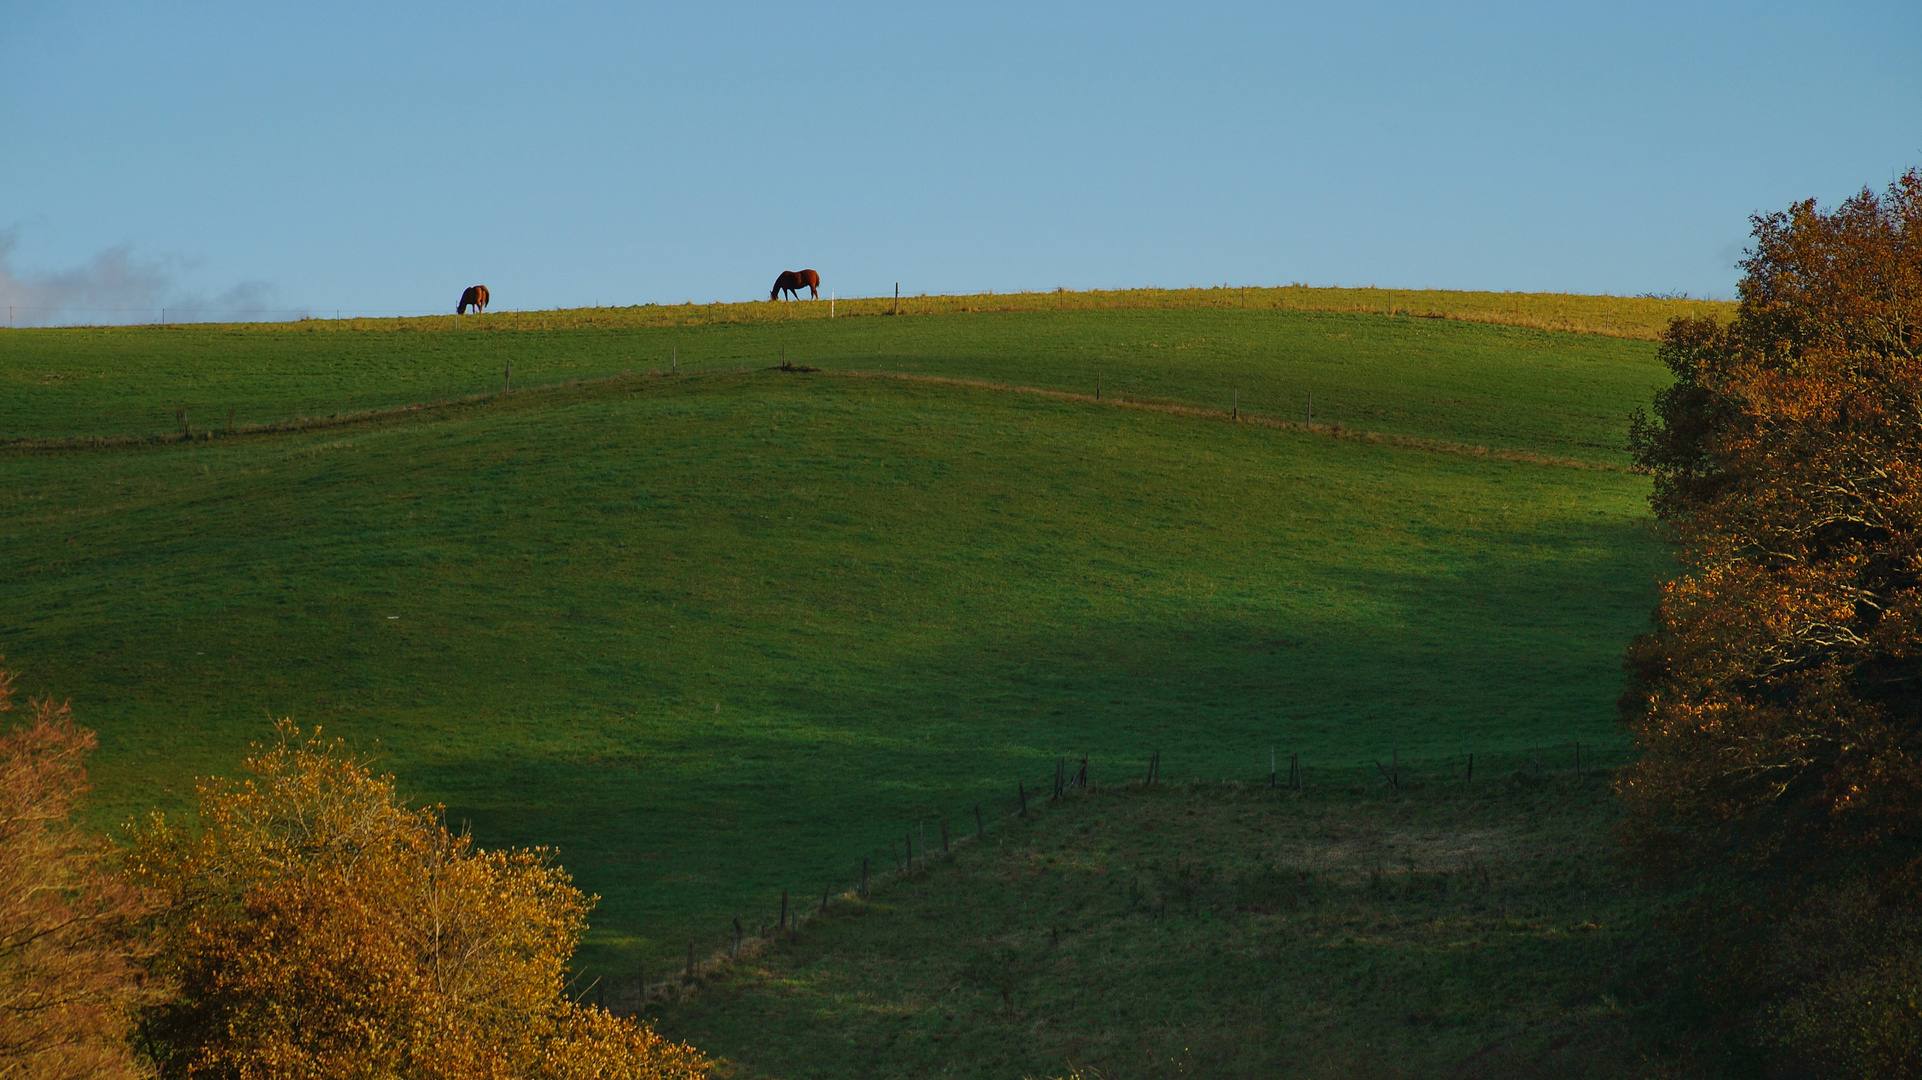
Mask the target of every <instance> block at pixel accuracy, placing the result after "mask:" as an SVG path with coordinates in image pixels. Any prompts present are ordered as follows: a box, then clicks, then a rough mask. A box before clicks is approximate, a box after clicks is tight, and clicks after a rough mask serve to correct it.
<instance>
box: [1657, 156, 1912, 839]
mask: <svg viewBox="0 0 1922 1080" xmlns="http://www.w3.org/2000/svg"><path fill="white" fill-rule="evenodd" d="M1753 223H1754V246H1753V248H1752V249H1751V251H1750V253H1749V256H1748V258H1747V259H1745V260H1744V261H1743V263H1742V266H1743V269H1744V270H1745V271H1746V274H1745V276H1744V278H1743V280H1742V283H1741V287H1740V300H1741V303H1740V306H1739V308H1738V312H1737V315H1736V317H1735V319H1734V320H1733V321H1732V322H1731V323H1730V324H1728V325H1727V326H1721V325H1717V324H1715V323H1713V322H1707V321H1697V320H1688V319H1678V320H1676V321H1675V322H1674V323H1672V324H1671V325H1670V327H1669V330H1668V332H1667V334H1666V336H1665V337H1664V339H1663V342H1662V347H1661V355H1662V358H1663V359H1664V360H1665V361H1666V362H1667V363H1668V366H1669V367H1670V369H1671V370H1672V371H1673V372H1674V373H1675V377H1676V381H1675V383H1674V385H1673V386H1672V387H1670V388H1669V389H1667V390H1665V391H1663V392H1662V393H1661V395H1660V396H1659V397H1658V398H1657V400H1656V410H1655V411H1656V415H1655V417H1654V418H1653V419H1652V420H1651V419H1649V418H1647V417H1637V419H1636V422H1635V424H1634V430H1633V435H1632V441H1633V447H1634V451H1635V459H1636V461H1637V463H1638V464H1639V465H1640V466H1641V467H1642V468H1643V469H1646V470H1647V471H1648V472H1650V473H1652V474H1653V476H1654V479H1655V493H1654V496H1653V503H1654V506H1655V509H1656V512H1657V515H1658V517H1659V518H1660V519H1661V520H1662V521H1663V522H1664V523H1665V524H1666V526H1667V528H1668V530H1669V531H1670V533H1671V535H1672V536H1673V538H1674V540H1675V542H1676V544H1677V546H1678V548H1679V550H1680V554H1681V558H1682V562H1683V566H1684V571H1683V572H1682V573H1681V574H1680V575H1679V576H1678V577H1677V578H1676V579H1675V580H1674V581H1673V582H1671V583H1669V584H1668V585H1667V586H1666V587H1665V588H1664V590H1663V593H1662V597H1661V602H1660V606H1659V607H1658V609H1657V611H1656V614H1655V626H1654V629H1653V631H1652V632H1651V633H1649V634H1647V635H1645V636H1644V637H1642V638H1641V639H1639V640H1638V641H1637V642H1636V643H1635V644H1634V646H1633V648H1632V649H1631V652H1630V657H1629V660H1630V668H1631V672H1632V675H1633V680H1632V685H1631V688H1630V690H1629V692H1628V694H1627V696H1626V697H1625V698H1624V706H1625V709H1626V711H1627V713H1628V718H1629V720H1630V722H1631V724H1632V726H1633V727H1634V729H1635V732H1636V734H1637V736H1638V737H1639V740H1640V742H1641V744H1642V747H1643V749H1644V751H1645V755H1644V757H1643V758H1642V760H1641V761H1640V762H1639V763H1638V764H1637V765H1635V766H1634V767H1632V768H1630V769H1629V770H1627V771H1626V773H1625V774H1624V775H1623V777H1622V779H1621V790H1622V792H1623V794H1624V795H1625V796H1626V798H1627V800H1628V803H1629V805H1630V807H1631V808H1632V809H1633V810H1634V811H1635V814H1636V819H1637V821H1638V823H1639V826H1640V828H1641V835H1642V838H1643V839H1644V840H1647V841H1652V842H1655V843H1657V844H1658V846H1659V843H1660V842H1661V841H1663V840H1668V841H1694V842H1696V843H1713V844H1715V845H1716V846H1717V847H1718V848H1722V849H1727V850H1730V851H1733V852H1735V853H1736V854H1737V855H1739V856H1740V857H1743V858H1745V859H1748V860H1751V861H1759V862H1761V863H1767V864H1772V865H1776V866H1782V867H1788V868H1793V869H1796V870H1807V869H1811V868H1814V867H1818V866H1820V865H1822V864H1824V863H1825V862H1827V861H1829V860H1830V859H1831V858H1832V857H1833V856H1834V855H1835V854H1836V853H1838V852H1856V853H1860V852H1865V851H1875V852H1879V853H1880V854H1881V855H1883V856H1891V855H1894V856H1902V853H1905V852H1907V850H1908V843H1909V838H1910V837H1911V836H1913V835H1914V826H1915V825H1916V824H1917V823H1918V817H1919V816H1922V758H1918V753H1919V752H1922V744H1919V743H1918V735H1919V734H1922V589H1918V588H1917V585H1918V582H1922V360H1919V358H1918V351H1919V350H1922V175H1918V173H1917V172H1915V171H1911V172H1909V173H1908V174H1907V175H1906V176H1904V177H1903V178H1902V179H1901V180H1899V181H1898V182H1896V183H1895V184H1893V185H1891V187H1890V188H1889V190H1888V191H1887V192H1886V193H1885V194H1883V195H1880V196H1878V195H1877V194H1876V193H1875V192H1873V191H1866V190H1865V191H1863V192H1862V193H1861V194H1860V195H1857V196H1856V197H1855V198H1853V199H1850V200H1849V201H1848V202H1846V203H1844V204H1843V205H1842V206H1840V207H1839V208H1837V209H1836V210H1834V211H1833V212H1831V213H1822V212H1820V211H1818V210H1817V208H1816V206H1815V204H1814V203H1813V201H1809V202H1803V203H1799V204H1797V205H1795V206H1793V207H1791V208H1790V209H1789V210H1788V211H1787V212H1785V213H1776V214H1769V215H1763V216H1757V217H1755V218H1754V219H1753ZM1682 846H1683V847H1686V846H1687V845H1686V843H1684V844H1683V845H1682ZM1895 849H1899V851H1898V850H1895Z"/></svg>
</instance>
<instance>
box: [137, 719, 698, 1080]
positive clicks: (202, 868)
mask: <svg viewBox="0 0 1922 1080" xmlns="http://www.w3.org/2000/svg"><path fill="white" fill-rule="evenodd" d="M244 769H245V772H246V774H247V775H246V776H245V777H243V778H241V779H238V780H221V779H216V780H208V781H205V782H203V783H202V784H201V785H200V788H199V805H200V813H199V820H198V822H197V825H196V827H194V828H191V829H189V828H182V827H178V826H176V825H174V824H172V823H170V822H168V821H166V820H165V819H164V818H161V817H158V816H156V817H155V818H154V819H153V820H152V821H151V822H150V823H148V824H147V825H145V826H144V827H142V828H140V829H139V830H137V833H136V835H135V837H134V842H133V847H132V851H131V854H130V856H129V864H130V867H131V871H132V874H133V877H134V880H136V881H138V882H139V883H140V884H142V885H143V886H145V887H147V888H149V889H151V890H153V891H154V892H155V893H157V894H159V895H160V896H162V897H164V899H165V906H164V909H163V911H162V913H161V915H160V916H159V917H158V919H157V920H156V923H155V927H154V933H155V942H156V944H157V946H158V949H159V952H158V955H157V956H156V961H155V963H156V968H157V969H158V970H159V971H161V972H163V973H164V974H165V975H166V976H167V977H169V978H170V979H171V980H172V981H173V984H174V986H175V987H176V991H175V996H174V997H172V998H171V999H170V1000H168V1001H166V1002H163V1003H160V1004H158V1005H156V1006H154V1007H152V1008H150V1009H148V1010H147V1011H146V1013H145V1014H144V1017H143V1021H142V1024H141V1032H140V1036H141V1040H142V1045H143V1047H144V1048H146V1049H148V1050H149V1052H150V1053H151V1054H152V1055H153V1057H154V1059H155V1060H156V1062H157V1064H158V1065H159V1067H160V1069H161V1073H162V1075H163V1076H169V1077H171V1076H195V1077H203V1076H204V1077H222V1078H234V1080H248V1078H254V1077H259V1078H262V1080H265V1078H268V1077H273V1078H277V1080H299V1078H313V1080H321V1078H328V1080H334V1078H355V1077H368V1078H372V1077H418V1078H423V1080H435V1078H450V1080H451V1078H454V1077H461V1078H469V1077H503V1078H505V1077H514V1078H528V1080H537V1078H538V1080H572V1078H581V1080H587V1078H604V1080H641V1078H650V1080H651V1078H662V1080H667V1078H674V1080H679V1078H693V1077H699V1076H704V1075H706V1069H707V1063H706V1061H705V1060H704V1059H703V1058H702V1057H701V1055H700V1054H699V1053H698V1052H696V1051H695V1050H693V1049H692V1048H691V1047H687V1046H684V1045H680V1044H675V1043H670V1042H668V1041H666V1040H664V1039H662V1038H660V1037H659V1036H658V1035H656V1034H655V1033H654V1032H653V1031H652V1030H650V1029H648V1028H647V1027H645V1026H642V1025H640V1024H637V1023H635V1022H633V1021H631V1020H626V1019H622V1018H618V1017H614V1016H611V1015H609V1014H607V1013H606V1012H605V1011H603V1010H600V1009H596V1008H590V1007H585V1006H582V1005H580V1004H577V1003H576V1002H574V1001H572V1000H570V999H569V998H568V997H567V996H566V994H565V993H564V985H565V981H566V975H567V972H566V966H567V961H568V959H569V957H570V956H571V955H572V953H573V950H574V947H575V945H576V944H577V942H578V941H579V939H580V934H581V930H582V928H583V926H584V924H585V919H586V914H587V911H588V907H589V904H590V902H591V898H589V897H585V896H583V895H582V894H581V893H580V891H579V890H577V889H575V888H574V887H573V885H572V884H571V882H570V881H569V879H568V876H567V874H566V872H565V871H563V870H562V869H561V868H560V867H559V866H557V865H555V864H554V863H553V861H552V859H551V858H550V856H549V854H548V853H547V852H545V851H540V850H531V851H530V850H504V851H483V850H480V849H478V848H476V847H474V846H473V844H472V843H471V841H470V839H469V838H468V837H466V836H464V835H457V834H454V833H450V832H449V831H448V830H447V828H446V827H445V825H444V824H443V823H442V821H441V820H440V817H439V813H438V811H437V810H436V809H434V808H428V809H420V810H409V809H407V808H405V807H404V806H402V805H401V804H400V803H399V801H398V800H397V799H396V797H395V793H394V786H393V780H392V778H391V777H385V776H377V775H375V774H374V773H373V772H372V771H371V770H370V769H369V768H368V767H367V765H366V764H365V763H364V762H361V761H358V760H356V759H354V758H352V757H351V756H349V755H348V754H347V753H346V752H345V750H344V749H343V747H342V745H341V744H340V743H339V742H338V741H333V742H323V741H321V740H320V738H319V735H318V733H315V735H314V736H313V737H311V738H307V739H304V740H303V739H302V738H300V735H299V732H298V731H296V730H295V729H294V728H293V727H292V725H290V724H285V723H283V724H282V725H281V727H280V738H279V739H278V741H277V742H275V743H274V744H272V745H269V746H265V747H256V748H255V752H254V754H253V755H252V756H251V757H249V758H248V759H247V760H246V762H245V763H244Z"/></svg>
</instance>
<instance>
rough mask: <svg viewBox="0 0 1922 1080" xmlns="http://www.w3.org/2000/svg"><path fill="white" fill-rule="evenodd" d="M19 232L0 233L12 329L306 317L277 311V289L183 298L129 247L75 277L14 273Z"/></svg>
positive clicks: (0, 283) (251, 287)
mask: <svg viewBox="0 0 1922 1080" xmlns="http://www.w3.org/2000/svg"><path fill="white" fill-rule="evenodd" d="M19 242H20V230H19V228H18V227H17V226H16V227H14V228H10V229H0V306H4V307H5V308H6V309H7V316H8V325H10V326H72V325H85V324H95V325H111V324H126V323H148V322H158V321H161V319H163V318H164V319H165V320H166V321H167V322H209V321H220V322H246V321H252V320H258V319H294V318H299V317H301V316H302V315H305V314H306V312H304V311H284V310H279V309H275V308H273V307H271V306H270V303H269V302H270V301H271V299H272V297H273V291H274V290H273V286H271V285H269V284H267V283H266V282H262V281H247V282H242V283H240V284H239V285H236V286H234V287H233V288H231V289H228V290H227V291H225V292H223V293H220V294H219V295H217V296H213V297H204V296H200V295H198V294H194V293H183V292H181V291H179V290H178V289H176V288H175V287H174V282H173V277H172V275H171V274H169V273H168V271H167V269H166V267H165V266H164V265H163V264H162V263H160V262H155V261H152V260H146V259H139V258H136V257H135V256H134V253H133V248H132V246H130V245H122V246H120V247H114V248H108V249H107V250H105V251H103V252H101V253H100V254H98V255H95V256H94V257H93V261H91V262H89V263H87V264H86V265H85V266H82V267H79V268H77V269H73V270H65V271H59V272H56V273H47V274H20V273H18V272H16V271H15V270H14V269H13V266H12V265H11V260H12V256H13V249H14V247H15V246H16V245H18V244H19Z"/></svg>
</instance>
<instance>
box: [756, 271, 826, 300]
mask: <svg viewBox="0 0 1922 1080" xmlns="http://www.w3.org/2000/svg"><path fill="white" fill-rule="evenodd" d="M803 285H806V286H807V289H808V297H809V299H812V300H819V299H820V298H821V275H819V274H817V273H815V272H814V271H812V270H783V271H781V276H780V277H777V278H775V279H774V288H773V289H772V290H771V291H769V293H768V294H767V298H768V299H769V300H773V299H774V298H776V297H778V296H780V295H781V294H782V293H787V294H789V295H790V296H793V297H794V298H795V299H797V300H798V299H800V296H801V286H803Z"/></svg>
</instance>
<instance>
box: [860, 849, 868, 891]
mask: <svg viewBox="0 0 1922 1080" xmlns="http://www.w3.org/2000/svg"><path fill="white" fill-rule="evenodd" d="M867 894H868V857H867V856H866V855H863V856H861V895H862V896H866V895H867Z"/></svg>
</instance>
